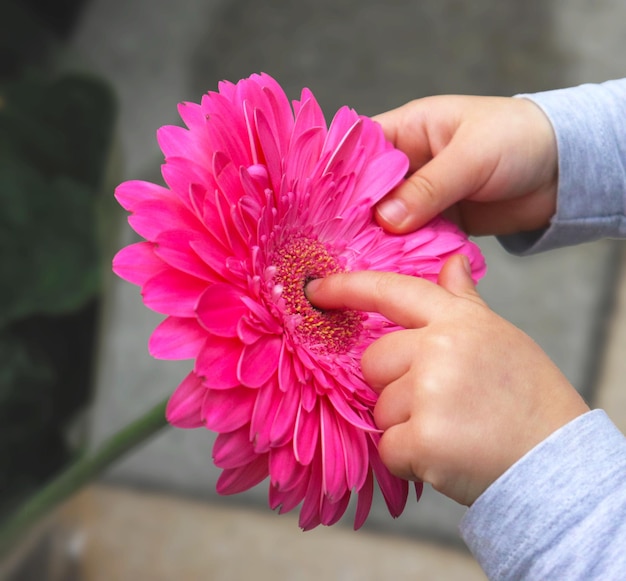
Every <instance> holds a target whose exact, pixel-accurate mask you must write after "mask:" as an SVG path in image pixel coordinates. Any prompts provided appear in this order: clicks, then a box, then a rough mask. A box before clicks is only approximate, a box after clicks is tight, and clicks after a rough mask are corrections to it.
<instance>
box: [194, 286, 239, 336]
mask: <svg viewBox="0 0 626 581" xmlns="http://www.w3.org/2000/svg"><path fill="white" fill-rule="evenodd" d="M241 294H242V293H241V291H239V290H238V289H236V288H234V287H232V286H231V285H227V284H214V285H212V286H210V287H207V289H206V290H205V291H204V292H203V293H202V295H201V296H200V299H199V300H198V304H197V306H196V313H197V315H198V320H199V321H200V323H201V324H202V326H203V327H204V328H205V329H206V330H207V331H209V332H210V333H212V334H213V335H217V336H219V337H236V336H237V327H238V325H239V321H240V320H241V318H242V317H243V316H244V315H245V314H246V313H247V312H248V308H247V307H246V305H244V304H243V302H242V301H241Z"/></svg>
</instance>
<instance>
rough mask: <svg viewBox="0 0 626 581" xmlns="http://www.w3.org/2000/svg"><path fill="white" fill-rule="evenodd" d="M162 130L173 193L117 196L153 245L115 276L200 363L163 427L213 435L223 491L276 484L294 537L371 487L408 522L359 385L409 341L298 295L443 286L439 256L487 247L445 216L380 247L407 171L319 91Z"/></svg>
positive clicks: (267, 89) (238, 89)
mask: <svg viewBox="0 0 626 581" xmlns="http://www.w3.org/2000/svg"><path fill="white" fill-rule="evenodd" d="M179 112H180V115H181V117H182V119H183V120H184V122H185V124H186V125H187V128H188V129H184V128H181V127H173V126H169V127H163V128H161V129H160V130H159V132H158V141H159V144H160V146H161V149H162V151H163V153H164V154H165V164H164V165H163V177H164V179H165V182H166V183H167V187H162V186H159V185H155V184H152V183H146V182H141V181H129V182H125V183H123V184H121V185H120V186H119V187H118V188H117V190H116V197H117V199H118V201H119V203H120V204H121V205H122V206H123V207H124V208H125V209H126V210H128V211H129V212H130V213H131V215H130V217H129V222H130V225H131V226H132V228H133V229H134V230H135V231H136V232H137V233H138V234H139V235H141V236H142V237H143V238H145V239H146V241H145V242H140V243H137V244H133V245H131V246H128V247H127V248H124V249H123V250H121V251H120V252H119V253H118V254H117V256H116V257H115V259H114V262H113V268H114V271H115V272H116V273H117V274H118V275H119V276H121V277H122V278H124V279H126V280H128V281H130V282H132V283H135V284H138V285H140V286H141V287H142V295H143V300H144V302H145V304H146V305H147V306H148V307H149V308H151V309H153V310H155V311H157V312H159V313H163V314H165V315H167V318H166V319H165V320H164V321H163V322H162V323H161V324H160V325H159V326H158V327H157V328H156V330H155V331H154V333H153V335H152V337H151V339H150V344H149V348H150V352H151V354H152V355H153V356H154V357H158V358H162V359H193V360H194V366H193V370H192V371H191V372H190V373H189V375H188V376H187V377H186V378H185V379H184V380H183V382H182V383H181V384H180V385H179V387H178V388H177V389H176V391H175V392H174V393H173V395H172V397H171V399H170V401H169V404H168V408H167V418H168V420H169V421H170V422H171V423H172V424H173V425H175V426H178V427H182V428H196V427H205V428H208V429H210V430H214V431H216V432H218V436H217V439H216V441H215V444H214V447H213V459H214V461H215V464H216V465H217V466H218V467H220V468H222V469H223V472H222V474H221V476H220V478H219V480H218V482H217V490H218V492H220V493H222V494H234V493H238V492H241V491H244V490H247V489H249V488H251V487H253V486H255V485H256V484H258V483H260V482H261V481H263V480H264V479H266V478H267V477H268V476H269V504H270V506H271V507H272V508H273V509H275V508H279V509H280V512H286V511H290V510H292V509H294V508H296V507H297V506H299V505H301V509H300V525H301V527H302V528H303V529H311V528H313V527H315V526H317V525H319V524H325V525H330V524H332V523H335V522H336V521H337V520H338V519H339V518H340V517H341V516H342V515H343V514H344V512H345V510H346V508H347V506H348V504H349V500H350V497H351V493H352V492H355V493H356V494H357V495H358V501H357V505H356V516H355V523H354V524H355V528H358V527H360V526H361V525H362V524H363V523H364V522H365V519H366V518H367V515H368V513H369V510H370V507H371V503H372V494H373V489H374V480H376V481H377V482H378V486H379V487H380V489H381V491H382V494H383V496H384V498H385V501H386V503H387V506H388V508H389V512H390V513H391V515H392V516H394V517H396V516H398V515H399V514H400V513H401V512H402V510H403V509H404V505H405V503H406V498H407V491H408V483H407V482H406V481H404V480H400V479H398V478H396V477H394V476H392V475H391V474H390V473H389V472H388V471H387V469H386V468H385V467H384V465H383V464H382V463H381V461H380V458H379V456H378V451H377V445H378V441H379V437H380V435H379V431H378V430H377V429H376V426H375V425H374V421H373V408H374V404H375V402H376V394H375V393H374V392H373V391H372V390H371V389H370V388H369V386H368V385H367V384H366V383H365V382H364V380H363V377H362V374H361V369H360V363H359V362H360V359H361V355H362V353H363V351H364V350H365V348H366V347H367V346H368V345H370V344H371V343H372V342H373V341H375V340H376V339H378V338H379V337H380V336H382V335H383V334H385V333H389V332H391V331H394V330H396V329H397V327H396V326H394V325H392V324H391V323H390V322H389V321H387V320H385V319H384V318H383V317H381V316H380V315H378V314H375V313H374V314H372V313H360V312H351V311H341V312H339V311H336V312H322V311H319V310H317V309H315V308H313V307H312V306H311V304H310V303H309V302H308V301H307V299H306V298H305V295H304V286H305V285H306V283H307V282H308V281H309V280H311V279H313V278H316V277H324V276H326V275H328V274H331V273H336V272H344V271H351V270H363V269H370V270H386V271H394V272H399V273H404V274H408V275H413V276H420V277H424V278H427V279H429V280H432V281H435V280H436V277H437V274H438V272H439V270H440V267H441V265H442V264H443V262H444V260H445V259H446V258H447V257H448V256H450V255H452V254H455V253H459V252H462V253H465V254H466V255H467V256H468V257H469V259H470V262H471V264H472V267H473V270H474V276H475V278H478V277H480V276H481V275H482V274H483V272H484V268H485V267H484V261H483V259H482V255H481V253H480V251H479V250H478V248H477V247H476V246H475V245H474V244H472V243H471V242H469V241H468V240H467V238H466V236H465V235H464V234H463V233H462V232H460V231H459V230H458V229H457V228H456V226H454V225H453V224H451V223H449V222H447V221H444V220H443V219H436V220H434V221H432V222H431V223H430V224H428V225H427V226H426V227H424V228H422V229H421V230H419V231H418V232H415V233H413V234H409V235H407V236H403V237H400V236H393V235H388V234H386V233H385V232H384V231H383V230H382V229H381V228H380V227H378V226H377V225H376V223H375V222H374V220H373V214H372V209H371V208H372V205H373V204H375V203H376V202H377V201H378V200H379V199H381V198H382V196H384V195H385V194H386V193H387V192H388V191H389V190H390V189H392V188H393V187H394V186H395V185H396V184H398V182H399V181H400V180H402V178H403V176H404V175H405V173H406V171H407V168H408V162H407V158H406V156H405V155H404V154H403V153H401V152H400V151H397V150H396V149H394V148H393V147H392V146H391V145H390V144H389V143H387V142H386V141H385V139H384V136H383V133H382V130H381V128H380V127H379V126H378V125H377V124H376V123H374V122H373V121H372V120H370V119H368V118H366V117H362V116H359V115H357V114H356V113H355V112H354V111H352V110H351V109H348V108H342V109H340V110H339V111H338V112H337V114H336V115H335V117H334V119H333V120H332V123H331V124H330V126H329V127H328V126H327V124H326V122H325V120H324V116H323V114H322V111H321V110H320V107H319V105H318V104H317V102H316V100H315V99H314V97H313V95H312V94H311V92H310V91H309V90H307V89H304V90H303V91H302V94H301V98H300V100H299V101H293V103H292V104H290V103H289V101H288V99H287V97H286V95H285V93H284V91H283V90H282V89H281V87H280V86H279V85H278V84H277V83H276V81H275V80H274V79H272V78H271V77H269V76H268V75H265V74H261V75H253V76H251V77H250V78H248V79H245V80H242V81H240V82H239V83H237V84H236V85H235V84H231V83H227V82H222V83H220V85H219V91H218V92H217V93H215V92H210V93H208V94H206V95H204V96H203V98H202V102H201V104H199V105H197V104H192V103H184V104H182V105H181V106H180V107H179Z"/></svg>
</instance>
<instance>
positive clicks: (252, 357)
mask: <svg viewBox="0 0 626 581" xmlns="http://www.w3.org/2000/svg"><path fill="white" fill-rule="evenodd" d="M282 343H283V339H282V337H276V336H272V335H269V336H264V337H261V338H260V339H259V340H258V341H257V342H256V343H253V344H252V345H246V346H245V347H244V348H243V351H242V353H241V358H240V359H239V366H238V369H237V377H238V378H239V381H240V382H241V383H242V385H246V386H248V387H260V386H262V385H264V384H265V383H267V382H268V381H269V380H270V378H271V377H272V376H273V375H274V373H276V369H277V368H278V357H279V355H280V349H281V346H282Z"/></svg>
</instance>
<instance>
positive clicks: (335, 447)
mask: <svg viewBox="0 0 626 581" xmlns="http://www.w3.org/2000/svg"><path fill="white" fill-rule="evenodd" d="M320 408H321V413H320V441H321V447H322V490H323V492H324V495H325V496H327V497H328V498H329V499H330V500H332V501H335V502H336V501H338V500H339V499H341V498H342V497H343V495H344V494H345V493H346V490H347V482H346V473H345V468H346V466H345V463H344V456H343V449H342V443H343V442H342V439H341V435H340V434H339V429H338V426H337V421H336V419H335V416H334V415H333V413H332V411H331V410H330V409H329V405H328V404H327V403H326V402H325V401H324V400H322V401H321V405H320Z"/></svg>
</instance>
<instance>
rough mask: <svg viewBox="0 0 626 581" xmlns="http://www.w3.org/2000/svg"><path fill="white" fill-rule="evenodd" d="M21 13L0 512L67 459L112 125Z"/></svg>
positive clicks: (10, 143)
mask: <svg viewBox="0 0 626 581" xmlns="http://www.w3.org/2000/svg"><path fill="white" fill-rule="evenodd" d="M26 4H32V2H30V3H26ZM26 8H27V7H25V6H24V5H22V4H20V3H18V2H6V4H5V3H3V5H2V7H1V8H0V32H2V34H0V47H1V48H2V50H3V52H4V54H8V55H10V56H11V58H13V59H15V60H14V61H13V62H12V63H10V64H9V65H8V66H7V65H6V63H5V66H4V67H2V68H0V269H1V278H0V492H1V493H2V494H1V495H0V515H1V514H2V513H3V512H5V511H6V510H8V509H10V506H11V504H13V503H14V502H15V501H17V500H19V499H20V498H22V497H23V496H24V495H26V494H28V493H29V492H30V491H32V490H33V489H34V488H36V487H38V486H39V485H40V484H41V483H42V482H43V481H45V480H46V479H48V478H49V477H50V476H51V475H52V474H53V473H54V472H56V471H57V470H59V469H61V468H62V466H63V464H64V463H66V462H68V461H69V459H70V458H71V456H72V453H73V451H72V450H71V448H70V446H68V443H67V440H66V431H67V427H68V425H69V423H70V422H71V421H72V419H73V418H74V417H75V415H76V414H77V412H79V411H80V410H81V409H84V408H85V406H86V405H87V404H88V402H89V398H90V395H91V394H90V390H91V386H90V382H91V378H92V361H93V349H94V344H95V341H94V337H95V333H96V325H97V320H98V304H99V294H100V290H101V280H100V279H101V274H102V271H103V269H102V254H101V248H100V238H99V234H100V233H99V231H98V218H99V217H98V211H99V208H100V207H101V204H100V198H101V195H102V192H101V189H102V185H103V179H104V177H105V173H106V171H107V165H108V161H109V157H110V151H111V145H112V141H113V134H114V125H115V117H116V102H115V97H114V94H113V92H112V90H111V88H110V86H109V85H108V84H107V83H106V82H105V81H103V80H101V79H98V78H96V77H94V76H92V75H89V74H82V73H66V74H60V73H58V72H57V73H55V72H53V71H54V67H53V66H51V64H50V58H49V55H50V54H53V53H54V52H55V50H57V48H58V44H59V42H60V39H59V37H58V35H56V31H54V30H51V29H50V27H49V26H47V25H46V23H45V22H44V21H42V20H41V19H39V18H37V15H36V14H35V13H33V11H32V10H31V9H30V8H29V9H26ZM7 14H8V15H9V17H12V18H13V20H11V19H10V18H9V19H7V18H5V17H6V15H7ZM70 16H72V15H68V18H69V17H70ZM9 31H10V33H9ZM5 33H6V34H5ZM29 46H30V48H29ZM5 49H6V51H5Z"/></svg>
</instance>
